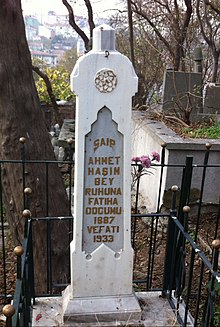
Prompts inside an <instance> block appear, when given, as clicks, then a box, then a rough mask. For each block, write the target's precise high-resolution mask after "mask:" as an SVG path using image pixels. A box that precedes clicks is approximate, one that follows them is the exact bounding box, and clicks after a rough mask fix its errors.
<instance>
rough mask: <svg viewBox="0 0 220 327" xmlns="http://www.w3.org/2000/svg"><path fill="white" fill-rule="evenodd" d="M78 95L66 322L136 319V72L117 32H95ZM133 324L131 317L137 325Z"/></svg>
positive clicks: (76, 85)
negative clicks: (133, 118)
mask: <svg viewBox="0 0 220 327" xmlns="http://www.w3.org/2000/svg"><path fill="white" fill-rule="evenodd" d="M71 84H72V90H74V91H75V93H76V94H77V102H76V126H75V128H76V130H75V178H74V183H75V184H74V237H73V241H72V243H71V285H70V286H68V287H67V289H66V290H65V292H64V294H63V320H64V322H65V323H67V324H68V323H69V322H71V326H74V323H75V324H76V326H77V323H85V324H86V326H89V325H88V324H89V323H90V324H91V326H94V323H97V322H99V323H101V325H102V323H104V322H108V323H109V324H108V326H110V322H111V323H112V326H115V324H116V322H117V321H123V322H125V323H126V324H127V323H128V322H129V323H130V322H131V321H132V320H134V321H136V322H137V320H139V319H140V318H141V316H140V315H141V310H140V307H139V304H138V302H137V299H136V297H135V295H134V293H133V289H132V275H133V249H132V247H131V221H130V219H131V218H130V217H131V211H130V210H131V194H130V191H131V185H130V184H131V100H132V96H133V95H134V94H135V92H136V91H137V76H136V75H135V72H134V70H133V67H132V64H131V62H130V61H129V60H128V58H127V57H125V56H123V55H122V54H120V53H119V52H117V51H116V50H115V31H114V29H112V28H111V27H109V26H107V25H101V26H99V27H97V28H95V29H94V31H93V49H92V51H90V52H89V53H88V54H86V55H85V56H83V57H81V58H80V59H79V60H78V62H77V64H76V66H75V68H74V70H73V73H72V75H71ZM136 322H135V323H136Z"/></svg>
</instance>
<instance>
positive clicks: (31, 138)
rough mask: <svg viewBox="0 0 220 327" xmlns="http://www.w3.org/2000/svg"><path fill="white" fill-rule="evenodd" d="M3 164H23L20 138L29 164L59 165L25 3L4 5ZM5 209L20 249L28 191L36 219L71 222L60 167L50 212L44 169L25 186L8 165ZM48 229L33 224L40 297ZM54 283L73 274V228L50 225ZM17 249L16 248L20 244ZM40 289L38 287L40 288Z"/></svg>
mask: <svg viewBox="0 0 220 327" xmlns="http://www.w3.org/2000/svg"><path fill="white" fill-rule="evenodd" d="M0 8H1V10H0V26H1V27H0V31H1V32H0V43H1V47H0V90H1V93H0V117H1V128H0V139H1V146H0V159H4V160H11V159H13V160H14V159H20V146H19V138H20V137H25V138H26V143H25V153H26V159H27V160H35V159H37V160H55V157H54V153H53V148H52V145H51V142H50V139H49V135H48V132H47V129H46V124H45V121H44V118H43V113H42V111H41V108H40V102H39V99H38V95H37V91H36V87H35V84H34V79H33V75H32V66H31V55H30V52H29V48H28V44H27V41H26V37H25V27H24V21H23V17H22V9H21V1H20V0H17V1H13V0H0ZM1 175H2V185H3V189H4V191H3V192H4V193H3V194H4V198H3V201H4V207H5V210H6V215H7V219H8V222H9V224H10V227H11V230H12V233H13V237H14V240H15V243H18V239H19V240H20V241H21V240H22V238H23V228H22V226H23V224H24V222H23V220H24V219H22V211H23V209H24V198H23V196H24V187H30V188H31V189H32V195H31V202H30V210H31V212H32V216H33V217H37V216H38V217H39V216H41V217H44V216H45V215H48V216H66V215H68V214H69V211H68V199H67V196H66V191H65V188H64V183H63V180H62V176H61V173H60V171H59V168H58V165H57V164H53V165H52V167H51V168H50V169H49V186H48V189H49V194H48V202H49V207H48V208H47V205H46V202H47V201H46V193H45V192H46V191H45V189H46V188H45V176H46V168H45V165H42V164H38V165H32V164H28V165H26V166H25V184H23V182H22V165H21V164H4V165H2V169H1ZM46 225H47V224H46V223H43V224H42V223H37V224H33V229H34V230H33V233H34V240H33V242H34V249H35V252H34V264H35V271H36V277H37V281H39V285H37V291H38V292H42V291H46V290H45V285H46V283H47V277H46V227H47V226H46ZM51 229H52V230H53V233H52V234H51V235H52V236H51V237H52V241H53V242H54V245H55V246H54V247H53V249H52V261H53V263H54V265H55V267H56V269H55V271H54V272H53V273H52V275H53V280H54V281H55V282H56V283H57V282H63V280H65V281H66V275H67V274H68V270H69V267H68V264H67V262H68V246H69V244H68V225H67V224H66V223H61V222H60V223H59V224H57V223H53V224H51ZM15 245H17V244H15ZM38 286H39V287H38Z"/></svg>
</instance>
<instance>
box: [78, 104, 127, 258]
mask: <svg viewBox="0 0 220 327" xmlns="http://www.w3.org/2000/svg"><path fill="white" fill-rule="evenodd" d="M85 148H86V152H85V167H84V168H85V181H84V185H85V186H84V199H83V201H84V212H83V250H84V251H85V252H86V253H91V252H92V251H94V250H95V249H96V248H97V247H98V246H99V245H100V243H105V244H106V245H107V246H109V247H110V248H111V249H112V250H114V251H115V252H119V251H121V249H122V248H123V160H122V158H123V136H122V134H121V133H120V132H118V130H117V124H116V123H115V122H114V121H113V120H112V117H111V111H110V110H109V109H108V108H106V107H104V108H102V109H101V110H100V111H99V113H98V117H97V121H96V122H95V123H94V124H93V125H92V127H91V132H90V133H88V134H87V135H86V138H85Z"/></svg>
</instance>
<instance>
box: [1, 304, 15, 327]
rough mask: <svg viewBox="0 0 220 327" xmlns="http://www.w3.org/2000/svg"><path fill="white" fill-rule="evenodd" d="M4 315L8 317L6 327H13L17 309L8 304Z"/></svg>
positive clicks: (4, 309)
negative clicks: (13, 317) (13, 318)
mask: <svg viewBox="0 0 220 327" xmlns="http://www.w3.org/2000/svg"><path fill="white" fill-rule="evenodd" d="M2 312H3V314H4V315H5V316H6V327H11V326H12V316H13V315H14V314H15V308H14V307H13V305H11V304H6V305H5V306H4V307H3V310H2Z"/></svg>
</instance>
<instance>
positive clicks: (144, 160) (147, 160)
mask: <svg viewBox="0 0 220 327" xmlns="http://www.w3.org/2000/svg"><path fill="white" fill-rule="evenodd" d="M141 163H142V165H143V167H145V168H150V166H151V160H150V158H149V157H148V156H141Z"/></svg>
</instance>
